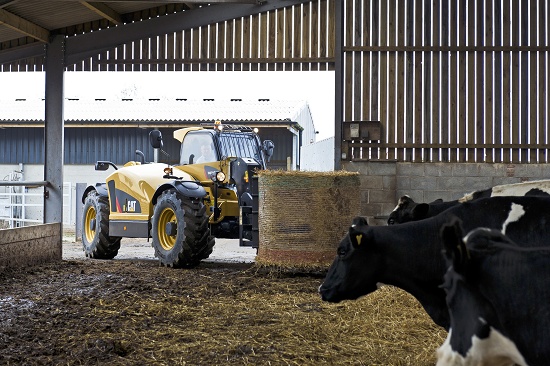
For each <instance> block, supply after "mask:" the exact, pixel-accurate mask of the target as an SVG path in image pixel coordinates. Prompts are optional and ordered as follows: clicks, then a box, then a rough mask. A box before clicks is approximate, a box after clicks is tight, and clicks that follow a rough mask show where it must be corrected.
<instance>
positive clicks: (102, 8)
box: [79, 1, 124, 25]
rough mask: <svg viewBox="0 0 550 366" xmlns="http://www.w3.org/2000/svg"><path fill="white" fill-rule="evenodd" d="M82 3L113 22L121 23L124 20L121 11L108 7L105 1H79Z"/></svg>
mask: <svg viewBox="0 0 550 366" xmlns="http://www.w3.org/2000/svg"><path fill="white" fill-rule="evenodd" d="M79 2H80V3H81V4H82V5H84V6H85V7H87V8H88V9H90V10H91V11H93V12H94V13H96V14H98V15H100V16H101V17H103V18H105V19H107V20H108V21H110V22H111V23H114V24H116V25H120V24H122V23H124V22H123V20H122V17H121V16H120V14H119V13H117V12H116V11H114V10H113V9H111V8H110V7H108V6H107V5H105V4H103V3H98V2H94V1H79Z"/></svg>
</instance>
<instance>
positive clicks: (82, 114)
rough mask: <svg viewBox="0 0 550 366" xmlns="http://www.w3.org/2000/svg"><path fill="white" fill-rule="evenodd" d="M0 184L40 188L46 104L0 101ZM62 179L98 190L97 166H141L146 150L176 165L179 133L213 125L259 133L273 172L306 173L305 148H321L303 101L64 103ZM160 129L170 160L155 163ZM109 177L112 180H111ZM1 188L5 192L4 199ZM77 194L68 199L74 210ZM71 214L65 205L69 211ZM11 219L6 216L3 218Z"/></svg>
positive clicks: (31, 215) (32, 214) (34, 215)
mask: <svg viewBox="0 0 550 366" xmlns="http://www.w3.org/2000/svg"><path fill="white" fill-rule="evenodd" d="M0 106H1V110H0V128H2V133H1V134H0V177H3V178H5V179H4V180H10V179H7V177H12V178H13V177H14V173H15V174H17V179H20V180H40V179H41V176H42V174H41V170H42V169H43V164H44V154H43V151H44V127H43V126H44V100H43V99H35V100H27V99H16V100H0ZM64 116H65V127H66V129H65V133H64V145H65V151H64V162H65V166H64V176H65V182H67V183H70V184H72V185H71V186H69V187H73V188H74V185H75V184H76V183H86V184H95V183H97V182H100V181H101V180H102V179H103V180H104V178H105V176H106V172H96V171H94V169H93V167H94V164H95V162H96V161H98V160H109V161H112V162H113V163H115V164H117V165H122V164H124V163H126V162H127V161H132V160H139V157H137V156H136V154H135V151H136V150H140V151H142V152H143V153H144V155H145V160H146V161H159V162H166V163H170V164H177V163H178V162H179V154H180V142H179V141H177V140H175V139H174V138H173V132H174V131H175V130H176V129H179V128H183V127H191V126H197V125H200V124H201V123H213V122H214V121H216V120H219V121H221V122H222V123H225V124H232V125H246V126H250V127H257V128H258V129H259V135H260V137H261V138H262V140H272V141H273V142H274V144H275V150H274V155H273V157H272V159H271V161H270V162H269V167H270V168H271V169H283V170H286V169H289V170H297V169H300V147H301V145H302V142H303V141H311V140H313V141H314V140H315V129H314V124H313V120H312V117H311V113H310V110H309V106H308V104H307V103H306V102H304V101H282V100H269V99H257V100H242V99H230V100H214V99H201V100H191V99H185V98H181V99H174V100H164V99H162V100H161V99H133V98H125V99H119V100H106V99H102V98H97V99H95V98H94V99H87V100H83V99H67V100H66V101H65V114H64ZM153 129H158V130H160V131H161V133H162V135H163V138H164V147H163V149H162V150H163V151H164V153H158V154H156V156H155V153H154V149H153V148H152V147H151V146H150V144H149V139H148V134H149V132H150V131H151V130H153ZM107 173H110V172H107ZM1 192H2V187H0V195H1ZM66 193H67V192H66ZM74 193H75V192H74V189H72V190H71V191H70V194H71V196H73V197H71V199H70V201H71V202H75V200H76V197H75V196H74ZM65 206H67V204H66V205H65ZM65 214H66V215H69V216H68V217H66V220H65V222H66V223H68V224H73V223H74V220H75V213H74V210H72V207H67V208H66V210H65ZM41 215H42V210H41V209H40V208H34V209H30V210H27V212H26V215H25V216H26V217H25V218H27V219H32V220H37V219H39V218H40V217H41ZM2 216H3V217H4V218H6V217H9V216H10V212H9V211H6V210H5V209H4V210H3V212H0V218H1V217H2Z"/></svg>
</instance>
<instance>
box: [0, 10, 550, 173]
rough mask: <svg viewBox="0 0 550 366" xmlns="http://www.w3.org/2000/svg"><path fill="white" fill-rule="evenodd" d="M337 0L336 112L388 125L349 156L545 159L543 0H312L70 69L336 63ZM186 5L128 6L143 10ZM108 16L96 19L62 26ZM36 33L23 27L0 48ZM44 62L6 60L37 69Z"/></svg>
mask: <svg viewBox="0 0 550 366" xmlns="http://www.w3.org/2000/svg"><path fill="white" fill-rule="evenodd" d="M336 1H343V4H344V17H345V19H344V23H343V24H344V29H343V31H344V45H343V51H342V52H343V53H344V54H343V55H342V56H343V57H342V59H343V60H344V63H343V70H342V71H343V75H344V83H343V100H342V105H343V108H342V111H343V112H342V116H341V117H340V118H336V119H337V122H336V123H340V120H338V119H341V121H344V122H346V121H357V120H363V121H380V123H381V128H382V131H381V132H382V134H381V140H375V141H372V140H359V141H353V148H352V156H351V157H352V158H353V159H370V160H397V161H414V162H421V161H442V162H447V161H449V162H503V163H529V162H532V163H543V162H548V160H549V156H548V147H549V146H548V143H549V142H550V128H549V127H548V114H549V112H550V111H549V105H550V93H549V90H548V88H549V84H550V70H549V67H550V64H549V59H550V57H549V52H550V47H549V36H548V34H549V33H550V20H549V19H550V5H549V4H548V2H547V1H545V0H526V1H516V0H313V1H311V2H307V3H303V4H300V5H296V6H293V7H288V8H284V9H278V10H274V11H269V12H266V13H261V14H256V15H252V16H246V17H243V18H238V19H234V20H229V21H225V22H220V23H216V24H210V25H206V26H202V27H199V28H194V29H186V30H182V31H180V32H174V33H170V34H166V35H162V36H158V37H151V38H147V39H142V40H138V41H134V42H130V43H127V44H124V45H119V46H118V47H116V48H113V49H112V50H109V51H104V52H101V53H99V54H98V55H96V56H94V57H90V58H88V59H86V60H83V61H81V62H78V63H77V64H75V65H70V66H69V67H68V70H70V71H81V70H82V71H100V70H109V71H164V70H168V71H172V70H175V71H199V70H202V71H212V70H216V71H248V70H250V71H256V70H259V71H261V70H270V71H275V70H277V71H308V70H312V71H317V70H334V65H335V64H334V60H335V55H334V50H335V33H336V32H335V24H336V22H335V19H334V6H335V2H336ZM182 6H183V5H169V6H164V7H158V8H156V9H153V10H144V11H142V12H137V13H135V14H132V15H127V17H128V20H129V21H138V20H141V19H148V18H151V17H156V16H161V15H164V14H166V13H170V12H173V11H178V10H181V9H182V8H181V7H182ZM108 26H109V24H108V22H107V21H94V22H89V23H86V24H82V25H76V26H72V27H69V28H67V29H65V30H64V32H65V34H67V35H68V36H72V35H77V34H81V33H86V32H90V31H96V30H100V29H103V28H105V27H108ZM14 42H15V43H14ZM32 42H34V41H33V40H32V39H30V38H29V39H25V38H21V39H19V40H16V41H12V42H11V43H10V44H7V43H4V44H0V49H2V48H7V47H10V46H13V45H14V44H15V45H24V44H27V43H32ZM43 62H44V60H43V59H42V58H35V59H33V60H26V61H25V62H13V63H10V64H7V65H1V67H2V70H3V71H10V70H13V71H18V70H19V71H42V70H43ZM337 138H341V136H337ZM346 148H347V147H346Z"/></svg>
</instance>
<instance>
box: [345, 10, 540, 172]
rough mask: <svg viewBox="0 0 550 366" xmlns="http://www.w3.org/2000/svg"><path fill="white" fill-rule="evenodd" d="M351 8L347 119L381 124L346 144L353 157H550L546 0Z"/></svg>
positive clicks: (347, 33) (451, 159) (524, 159)
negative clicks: (378, 132) (375, 134)
mask: <svg viewBox="0 0 550 366" xmlns="http://www.w3.org/2000/svg"><path fill="white" fill-rule="evenodd" d="M344 13H345V17H346V19H345V23H344V24H345V25H344V27H345V29H344V33H345V37H344V38H345V40H344V46H343V52H344V55H343V56H344V57H343V59H344V67H343V73H344V82H345V83H344V86H345V88H344V89H345V90H344V100H343V106H344V111H343V116H342V120H343V121H344V122H350V121H380V123H381V128H382V137H381V138H382V140H379V141H352V142H351V145H348V144H343V147H344V148H346V149H347V148H349V146H352V148H353V154H352V156H351V158H352V159H359V160H397V161H413V162H422V161H436V162H501V163H545V162H548V160H549V157H548V149H549V148H550V145H549V142H550V141H549V140H550V129H549V128H548V113H549V105H550V97H549V95H548V94H549V93H548V87H549V83H550V76H549V74H550V72H549V66H550V65H549V62H548V58H549V55H548V54H549V52H550V47H549V44H548V38H549V37H548V34H549V33H550V26H549V17H550V5H549V4H548V3H547V2H546V1H543V0H527V1H515V0H418V1H416V0H388V1H386V0H371V1H367V0H344ZM361 16H362V17H363V18H362V19H361ZM365 17H367V19H365ZM350 22H351V23H353V26H351V25H350ZM358 27H362V29H361V30H358ZM358 65H362V67H358ZM357 73H361V75H360V77H358V75H357ZM369 83H370V85H367V84H369ZM365 98H367V99H368V100H364V99H365ZM358 102H360V103H361V105H362V108H358V107H357V103H358ZM344 132H345V131H344ZM344 135H345V134H344ZM342 152H343V153H344V152H347V151H342Z"/></svg>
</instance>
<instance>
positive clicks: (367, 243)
mask: <svg viewBox="0 0 550 366" xmlns="http://www.w3.org/2000/svg"><path fill="white" fill-rule="evenodd" d="M371 242H372V232H371V230H370V228H369V226H368V224H367V221H366V220H365V219H364V218H362V217H356V218H354V219H353V222H352V225H351V227H350V228H349V231H348V233H347V234H346V236H345V237H344V239H342V241H341V242H340V245H339V246H338V249H337V256H336V258H335V259H334V262H333V263H332V265H331V266H330V268H329V270H328V273H327V275H326V278H325V281H324V282H323V284H322V285H321V286H320V287H319V293H320V294H321V298H322V299H323V300H324V301H330V302H340V301H342V300H355V299H357V298H358V297H360V296H363V295H366V294H369V293H371V292H373V291H375V290H376V289H377V286H376V282H375V281H371V280H370V278H373V277H374V276H373V275H374V273H375V272H376V268H377V266H379V265H380V258H379V255H377V253H376V251H375V250H374V248H373V246H372V243H371Z"/></svg>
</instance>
